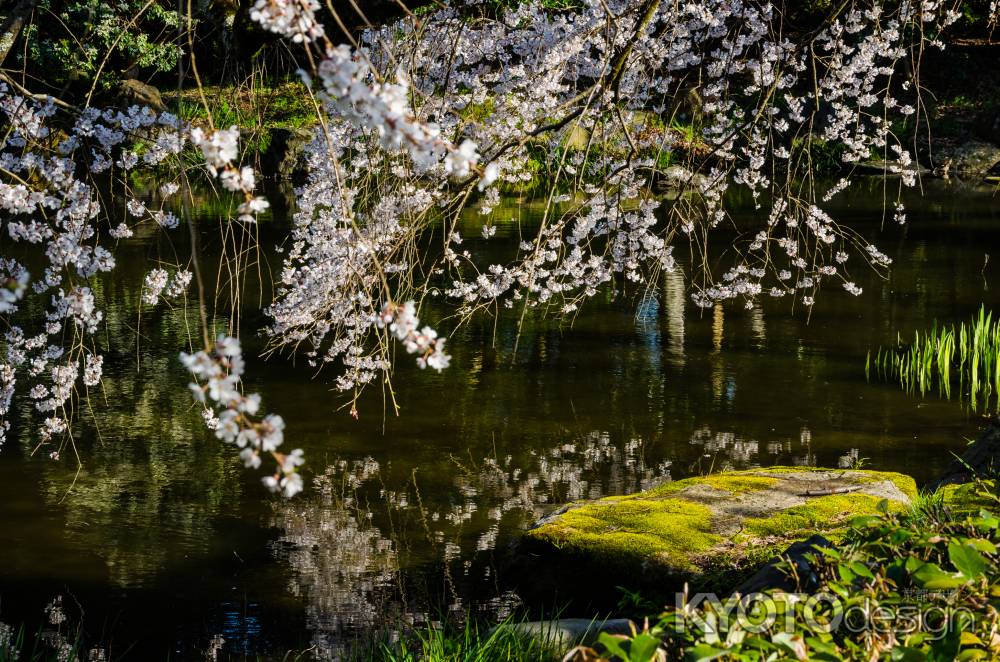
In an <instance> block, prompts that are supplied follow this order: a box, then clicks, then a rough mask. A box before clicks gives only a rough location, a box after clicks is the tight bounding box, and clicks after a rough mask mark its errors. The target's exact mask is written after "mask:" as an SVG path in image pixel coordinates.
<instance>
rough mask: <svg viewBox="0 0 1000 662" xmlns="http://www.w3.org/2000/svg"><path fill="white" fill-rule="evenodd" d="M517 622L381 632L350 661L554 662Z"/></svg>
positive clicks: (511, 618)
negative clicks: (487, 626)
mask: <svg viewBox="0 0 1000 662" xmlns="http://www.w3.org/2000/svg"><path fill="white" fill-rule="evenodd" d="M519 622H520V621H519V620H518V619H517V618H516V617H514V616H509V617H507V618H506V619H504V620H503V621H501V622H500V623H499V624H497V625H496V626H495V627H490V628H488V629H487V628H485V627H483V626H480V625H479V624H477V623H476V622H475V621H473V620H466V621H465V622H464V624H461V625H457V624H455V623H454V622H453V621H451V620H449V619H445V620H444V621H443V622H441V623H428V624H426V625H425V626H424V627H423V628H418V629H416V630H412V629H407V630H405V631H404V634H403V636H397V633H396V631H393V632H384V633H382V634H381V637H380V638H376V639H374V640H372V641H368V642H366V643H365V644H364V645H363V646H360V647H358V648H356V649H355V650H354V651H353V652H352V653H351V654H349V655H348V656H347V659H348V660H350V661H351V662H369V661H370V662H375V661H376V660H378V661H382V662H493V661H494V660H495V661H496V662H529V661H530V662H555V661H556V660H558V659H559V658H560V657H561V656H560V655H557V654H556V651H554V650H553V649H552V647H551V646H550V645H548V644H546V642H544V641H539V640H537V639H534V638H532V637H527V636H524V635H523V634H521V633H520V632H518V630H517V627H516V626H517V624H518V623H519Z"/></svg>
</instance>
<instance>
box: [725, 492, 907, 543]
mask: <svg viewBox="0 0 1000 662" xmlns="http://www.w3.org/2000/svg"><path fill="white" fill-rule="evenodd" d="M879 501H881V499H879V498H878V497H873V496H871V495H869V494H831V495H828V496H822V497H816V498H815V499H810V500H809V502H808V503H806V504H803V505H801V506H795V507H793V508H788V509H786V510H782V511H780V512H777V513H773V514H771V515H768V516H767V517H759V518H758V517H750V518H747V519H745V520H743V533H742V535H750V536H755V537H766V536H788V535H789V534H790V533H791V534H794V535H795V536H796V537H808V536H809V535H811V534H813V533H818V532H829V531H831V530H834V529H837V528H840V527H842V526H844V525H846V524H847V523H848V522H849V521H850V520H851V519H852V518H853V517H855V516H857V515H862V514H866V513H868V514H870V513H874V512H877V507H878V504H879ZM895 507H896V509H902V504H899V503H896V504H895Z"/></svg>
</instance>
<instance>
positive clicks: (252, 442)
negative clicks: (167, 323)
mask: <svg viewBox="0 0 1000 662" xmlns="http://www.w3.org/2000/svg"><path fill="white" fill-rule="evenodd" d="M180 358H181V363H183V364H184V366H185V367H186V368H187V369H188V371H189V372H190V373H191V374H192V375H193V376H194V378H195V380H196V381H195V382H193V383H191V384H190V388H191V392H192V393H193V394H194V397H195V399H196V400H198V401H199V402H201V403H202V404H204V405H205V406H206V408H207V411H209V412H210V413H211V416H206V420H208V421H210V426H211V427H214V429H215V436H216V437H218V438H219V439H221V440H222V441H224V442H225V443H227V444H234V445H235V446H237V447H238V448H239V449H240V459H241V460H243V463H244V466H246V467H248V468H252V469H257V468H259V467H260V466H261V455H262V454H269V455H271V456H272V457H273V458H274V460H275V463H276V465H277V466H276V470H275V472H274V474H272V475H268V476H265V477H264V478H263V479H262V482H263V483H264V485H265V486H266V487H267V488H268V489H269V490H271V491H272V492H281V494H282V495H284V496H285V497H293V496H295V495H296V494H298V493H299V492H301V491H302V476H301V475H300V474H299V473H298V467H300V466H301V465H302V464H303V463H304V461H305V460H304V458H303V453H302V449H300V448H296V449H295V450H293V451H291V452H289V453H287V454H286V453H282V452H280V451H278V448H280V447H281V445H282V444H283V443H284V440H285V432H284V431H285V421H284V419H282V418H281V416H279V415H277V414H267V415H264V416H260V415H259V411H260V404H261V398H260V395H258V394H256V393H251V394H250V395H244V394H243V393H242V382H241V379H242V376H243V370H244V367H245V363H244V360H243V350H242V348H241V346H240V341H239V340H238V339H236V338H233V337H230V336H224V335H221V336H219V337H218V339H217V340H216V342H215V345H214V346H213V347H212V348H211V350H202V351H200V352H195V353H194V354H186V353H184V352H182V353H181V355H180Z"/></svg>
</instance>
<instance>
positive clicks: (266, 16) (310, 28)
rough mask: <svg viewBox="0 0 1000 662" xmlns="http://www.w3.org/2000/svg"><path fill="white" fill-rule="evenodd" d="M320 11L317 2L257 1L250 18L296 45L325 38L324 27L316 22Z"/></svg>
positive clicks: (291, 0) (313, 0) (289, 0)
mask: <svg viewBox="0 0 1000 662" xmlns="http://www.w3.org/2000/svg"><path fill="white" fill-rule="evenodd" d="M318 10H319V2H318V1H317V0H257V2H255V3H254V5H253V8H252V9H251V10H250V18H251V20H253V21H256V22H257V23H260V25H261V26H262V27H263V28H264V29H266V30H270V31H271V32H274V33H277V34H280V35H281V36H283V37H286V38H288V39H291V40H292V41H293V42H295V43H308V42H311V41H315V40H316V39H319V38H320V37H322V36H323V26H322V24H320V23H319V21H317V20H316V12H317V11H318Z"/></svg>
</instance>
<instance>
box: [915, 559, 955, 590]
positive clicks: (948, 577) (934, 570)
mask: <svg viewBox="0 0 1000 662" xmlns="http://www.w3.org/2000/svg"><path fill="white" fill-rule="evenodd" d="M913 578H914V579H915V580H916V581H917V583H918V584H920V586H921V587H922V588H926V589H930V590H934V589H948V588H956V587H958V586H961V585H962V584H964V583H965V581H966V579H965V575H963V574H961V573H955V574H952V573H950V572H945V571H944V570H942V569H941V568H940V567H939V566H938V565H937V564H934V563H925V564H923V565H922V566H920V567H919V568H918V569H917V570H916V572H914V573H913Z"/></svg>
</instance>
